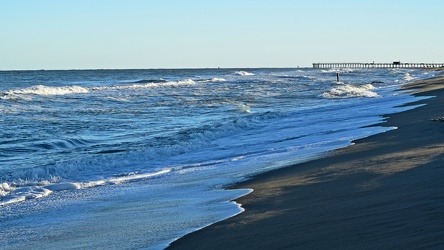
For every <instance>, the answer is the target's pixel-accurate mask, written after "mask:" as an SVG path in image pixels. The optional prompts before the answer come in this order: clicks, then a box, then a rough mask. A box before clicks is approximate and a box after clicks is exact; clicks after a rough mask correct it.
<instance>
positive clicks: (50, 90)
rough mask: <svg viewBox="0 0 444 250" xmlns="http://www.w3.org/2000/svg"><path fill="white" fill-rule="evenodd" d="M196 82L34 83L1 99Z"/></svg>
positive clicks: (26, 98)
mask: <svg viewBox="0 0 444 250" xmlns="http://www.w3.org/2000/svg"><path fill="white" fill-rule="evenodd" d="M210 80H211V81H214V82H216V81H224V79H222V78H212V79H210ZM194 84H196V82H195V81H194V80H192V79H184V80H180V81H166V80H140V81H136V82H134V83H133V84H131V85H116V86H93V87H81V86H63V87H49V86H45V85H35V86H31V87H28V88H23V89H15V90H9V91H6V92H4V93H3V94H2V96H1V98H2V99H17V98H21V99H24V100H31V99H32V98H30V96H32V95H37V96H60V95H70V94H86V93H90V92H92V91H104V90H128V89H143V88H161V87H179V86H182V85H194Z"/></svg>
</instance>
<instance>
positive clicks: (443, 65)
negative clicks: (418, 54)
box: [313, 62, 444, 69]
mask: <svg viewBox="0 0 444 250" xmlns="http://www.w3.org/2000/svg"><path fill="white" fill-rule="evenodd" d="M313 68H315V69H326V68H378V69H379V68H444V63H401V62H393V63H374V62H373V63H313Z"/></svg>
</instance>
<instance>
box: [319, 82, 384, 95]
mask: <svg viewBox="0 0 444 250" xmlns="http://www.w3.org/2000/svg"><path fill="white" fill-rule="evenodd" d="M338 85H339V83H338ZM373 89H375V87H374V86H373V85H371V84H365V85H362V86H352V85H349V84H340V85H339V86H337V87H334V88H332V89H330V90H329V91H327V92H324V93H323V94H322V95H321V96H322V97H324V98H355V97H379V95H378V94H377V93H376V92H373V91H372V90H373Z"/></svg>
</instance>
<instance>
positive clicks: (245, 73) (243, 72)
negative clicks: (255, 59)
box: [235, 71, 254, 76]
mask: <svg viewBox="0 0 444 250" xmlns="http://www.w3.org/2000/svg"><path fill="white" fill-rule="evenodd" d="M235 73H236V74H238V75H241V76H254V74H253V73H250V72H247V71H236V72H235Z"/></svg>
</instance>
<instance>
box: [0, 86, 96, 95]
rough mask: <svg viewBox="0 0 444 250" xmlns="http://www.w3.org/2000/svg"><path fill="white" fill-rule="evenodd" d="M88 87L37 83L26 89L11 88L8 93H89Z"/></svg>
mask: <svg viewBox="0 0 444 250" xmlns="http://www.w3.org/2000/svg"><path fill="white" fill-rule="evenodd" d="M88 92H89V91H88V89H86V88H84V87H80V86H63V87H48V86H45V85H35V86H31V87H28V88H24V89H17V90H10V91H8V92H6V95H42V96H49V95H68V94H79V93H88Z"/></svg>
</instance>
